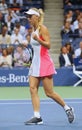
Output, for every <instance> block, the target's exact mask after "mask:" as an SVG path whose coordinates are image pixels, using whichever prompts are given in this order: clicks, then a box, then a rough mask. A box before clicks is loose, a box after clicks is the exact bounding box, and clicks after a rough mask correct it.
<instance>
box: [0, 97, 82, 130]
mask: <svg viewBox="0 0 82 130" xmlns="http://www.w3.org/2000/svg"><path fill="white" fill-rule="evenodd" d="M65 101H66V102H67V104H69V105H70V106H73V107H74V109H75V114H76V119H75V121H74V122H73V123H72V124H69V122H68V120H67V116H66V114H65V112H64V110H63V108H61V107H60V106H59V105H58V104H57V103H54V102H53V101H52V100H41V115H42V118H43V122H44V124H43V125H24V121H26V120H28V119H30V118H31V117H32V116H33V109H32V104H31V101H30V100H0V130H34V129H35V130H82V99H66V100H65Z"/></svg>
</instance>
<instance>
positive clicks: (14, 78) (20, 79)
mask: <svg viewBox="0 0 82 130" xmlns="http://www.w3.org/2000/svg"><path fill="white" fill-rule="evenodd" d="M6 82H9V83H14V82H16V83H26V82H29V80H28V76H25V75H15V74H13V73H11V74H8V76H0V83H6Z"/></svg>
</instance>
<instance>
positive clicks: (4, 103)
mask: <svg viewBox="0 0 82 130" xmlns="http://www.w3.org/2000/svg"><path fill="white" fill-rule="evenodd" d="M40 103H41V104H44V105H45V104H46V105H48V104H57V103H56V102H54V101H53V102H52V101H51V102H50V101H45V102H44V101H41V102H40ZM66 103H69V104H82V101H67V102H66ZM29 104H32V103H31V102H28V101H27V102H0V105H29Z"/></svg>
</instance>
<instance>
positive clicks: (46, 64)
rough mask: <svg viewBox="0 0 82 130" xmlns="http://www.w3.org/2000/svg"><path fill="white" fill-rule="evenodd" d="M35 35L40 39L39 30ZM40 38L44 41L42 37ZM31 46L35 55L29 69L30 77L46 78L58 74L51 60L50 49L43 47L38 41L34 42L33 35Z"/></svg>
mask: <svg viewBox="0 0 82 130" xmlns="http://www.w3.org/2000/svg"><path fill="white" fill-rule="evenodd" d="M33 33H35V34H36V35H37V36H38V37H39V30H38V29H37V30H36V31H34V32H33ZM33 33H32V34H33ZM40 38H41V39H42V37H40ZM42 40H43V39H42ZM30 44H31V45H32V47H33V51H34V53H33V59H32V64H31V66H30V69H29V75H31V76H35V77H44V76H49V75H53V74H56V70H55V67H54V63H53V61H52V59H51V58H50V55H49V51H48V49H47V48H46V47H44V46H42V45H41V44H40V43H39V42H38V41H36V40H34V39H33V38H32V35H31V41H30Z"/></svg>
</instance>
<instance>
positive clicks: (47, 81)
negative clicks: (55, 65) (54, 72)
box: [42, 76, 65, 107]
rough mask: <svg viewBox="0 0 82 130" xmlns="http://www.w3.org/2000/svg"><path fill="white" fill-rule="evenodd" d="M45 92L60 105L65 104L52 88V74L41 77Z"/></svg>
mask: <svg viewBox="0 0 82 130" xmlns="http://www.w3.org/2000/svg"><path fill="white" fill-rule="evenodd" d="M42 82H43V86H44V91H45V94H46V95H47V96H48V97H50V98H52V99H53V100H54V101H56V102H57V103H58V104H60V105H61V106H62V107H64V106H65V102H64V100H63V99H62V98H61V97H60V96H59V95H58V94H57V93H56V92H55V91H54V90H53V78H52V76H48V77H44V78H43V79H42Z"/></svg>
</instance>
